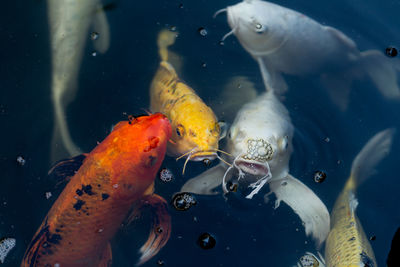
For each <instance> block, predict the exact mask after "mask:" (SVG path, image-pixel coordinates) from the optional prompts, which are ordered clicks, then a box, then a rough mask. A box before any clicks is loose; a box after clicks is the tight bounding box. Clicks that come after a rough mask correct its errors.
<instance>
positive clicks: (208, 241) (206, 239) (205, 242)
mask: <svg viewBox="0 0 400 267" xmlns="http://www.w3.org/2000/svg"><path fill="white" fill-rule="evenodd" d="M216 243H217V242H216V241H215V238H214V237H213V236H212V235H210V234H209V233H202V234H201V235H200V236H199V238H198V239H197V244H198V245H199V246H200V247H201V248H202V249H212V248H213V247H215V244H216Z"/></svg>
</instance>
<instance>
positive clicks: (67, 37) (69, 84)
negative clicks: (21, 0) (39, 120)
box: [47, 0, 109, 160]
mask: <svg viewBox="0 0 400 267" xmlns="http://www.w3.org/2000/svg"><path fill="white" fill-rule="evenodd" d="M47 4H48V20H49V28H50V42H51V65H52V81H51V91H52V101H53V108H54V133H53V146H52V147H53V151H52V158H53V160H54V159H57V158H60V156H62V157H65V156H72V155H77V154H80V153H81V151H80V150H79V148H78V147H77V146H76V145H75V144H74V142H73V141H72V138H71V136H70V133H69V129H68V125H67V122H66V115H65V111H64V110H65V107H66V106H67V105H68V103H70V102H71V101H72V100H73V98H74V96H75V91H76V89H77V82H78V74H79V69H80V64H81V61H82V56H83V51H84V48H85V45H86V40H88V39H90V34H89V29H90V28H91V25H92V28H93V32H94V33H95V34H97V35H98V37H96V38H95V39H96V40H94V42H95V43H94V45H95V48H96V50H97V51H99V52H102V53H103V52H105V51H106V50H107V49H108V46H109V27H108V24H107V20H106V16H105V14H104V11H103V10H102V9H101V1H99V0H86V1H79V0H48V1H47Z"/></svg>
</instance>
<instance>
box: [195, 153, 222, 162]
mask: <svg viewBox="0 0 400 267" xmlns="http://www.w3.org/2000/svg"><path fill="white" fill-rule="evenodd" d="M216 158H217V153H215V152H214V153H209V152H196V153H193V154H192V156H191V157H190V160H193V161H204V160H210V161H211V160H214V159H216Z"/></svg>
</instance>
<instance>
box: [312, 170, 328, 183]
mask: <svg viewBox="0 0 400 267" xmlns="http://www.w3.org/2000/svg"><path fill="white" fill-rule="evenodd" d="M325 179H326V173H324V172H323V171H316V172H315V173H314V182H316V183H322V182H323V181H325Z"/></svg>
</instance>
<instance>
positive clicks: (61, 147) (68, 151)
mask: <svg viewBox="0 0 400 267" xmlns="http://www.w3.org/2000/svg"><path fill="white" fill-rule="evenodd" d="M53 104H54V109H55V114H54V130H53V138H52V146H51V160H52V162H55V161H57V160H60V159H62V158H68V157H71V156H76V155H79V154H82V151H81V150H80V149H79V148H78V147H77V146H76V145H75V143H74V142H73V141H72V138H71V136H70V134H69V129H68V125H67V121H66V119H65V114H64V110H63V107H62V105H61V104H60V103H53Z"/></svg>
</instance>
